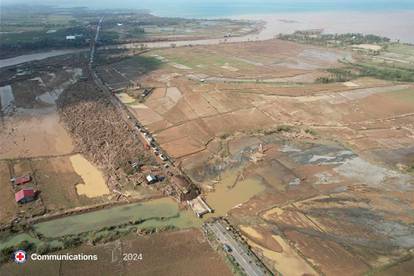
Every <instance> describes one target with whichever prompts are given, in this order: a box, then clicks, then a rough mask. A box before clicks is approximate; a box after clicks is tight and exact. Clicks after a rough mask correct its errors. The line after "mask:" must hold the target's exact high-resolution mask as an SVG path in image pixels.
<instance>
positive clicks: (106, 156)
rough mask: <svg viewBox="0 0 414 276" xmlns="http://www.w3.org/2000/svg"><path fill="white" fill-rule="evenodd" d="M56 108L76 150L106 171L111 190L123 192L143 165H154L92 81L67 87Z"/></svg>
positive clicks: (139, 175) (138, 176)
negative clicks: (123, 188) (72, 139)
mask: <svg viewBox="0 0 414 276" xmlns="http://www.w3.org/2000/svg"><path fill="white" fill-rule="evenodd" d="M57 105H58V109H59V114H60V116H61V120H62V121H63V122H64V124H65V126H66V128H67V129H68V130H69V132H70V133H71V134H72V136H73V138H74V140H75V144H76V147H77V150H78V151H80V152H82V153H84V154H85V155H86V157H87V158H88V159H89V160H90V161H92V162H93V163H94V164H96V165H98V166H99V167H101V168H102V169H103V170H104V171H105V173H106V174H107V177H108V185H109V187H110V188H111V189H118V190H122V183H126V182H131V181H132V182H134V179H135V180H137V181H139V179H141V167H142V165H144V164H146V165H148V164H155V160H154V159H153V158H152V156H151V155H149V154H148V153H147V152H145V150H144V147H143V145H142V143H141V142H140V140H139V139H138V138H137V137H136V136H135V135H136V134H135V133H134V132H133V130H131V129H130V128H129V127H128V125H127V124H126V123H125V122H124V121H123V120H122V117H121V114H120V113H119V112H118V111H117V110H116V108H115V107H114V106H113V105H112V104H111V102H110V100H109V99H108V96H107V95H106V94H104V93H103V92H101V91H100V90H98V88H97V87H96V86H95V85H94V84H93V82H91V81H83V82H78V83H76V84H74V85H72V86H70V87H69V88H67V89H66V90H65V91H64V92H63V94H62V95H61V96H60V97H59V99H58V101H57ZM132 164H133V166H132ZM123 180H125V181H123Z"/></svg>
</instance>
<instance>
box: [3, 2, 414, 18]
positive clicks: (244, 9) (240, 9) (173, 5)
mask: <svg viewBox="0 0 414 276" xmlns="http://www.w3.org/2000/svg"><path fill="white" fill-rule="evenodd" d="M0 2H1V4H2V5H7V4H28V5H39V4H43V5H53V6H59V7H74V6H77V7H79V6H82V7H89V8H93V9H100V8H104V9H108V8H116V9H120V8H122V9H130V8H135V9H149V10H151V11H152V12H153V13H155V14H158V15H174V16H177V15H178V16H191V15H192V16H214V15H217V16H222V15H236V14H243V13H252V14H258V13H274V12H278V11H280V12H289V11H293V12H294V11H327V10H335V11H338V10H353V11H358V10H362V11H377V10H381V11H388V10H414V0H87V1H85V0H0Z"/></svg>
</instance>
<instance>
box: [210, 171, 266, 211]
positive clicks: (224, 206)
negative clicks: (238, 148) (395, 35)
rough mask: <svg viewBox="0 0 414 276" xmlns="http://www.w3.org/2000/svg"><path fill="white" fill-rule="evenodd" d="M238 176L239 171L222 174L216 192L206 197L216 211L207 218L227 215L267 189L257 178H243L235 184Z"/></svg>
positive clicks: (216, 185)
mask: <svg viewBox="0 0 414 276" xmlns="http://www.w3.org/2000/svg"><path fill="white" fill-rule="evenodd" d="M238 174H239V172H238V171H237V170H230V171H227V172H224V173H222V174H221V180H220V181H219V182H218V183H216V184H215V190H214V191H213V192H210V193H208V194H207V196H206V200H207V203H208V204H209V205H210V206H211V207H212V208H213V209H214V214H210V215H207V216H206V217H209V216H210V217H211V216H222V215H225V214H226V213H227V212H228V211H230V210H231V209H232V208H234V207H236V206H238V205H239V204H243V203H245V202H246V201H248V200H249V199H250V198H252V197H253V196H255V195H257V194H259V193H261V192H262V191H263V190H264V189H265V186H264V185H263V184H262V183H261V182H260V180H259V179H257V178H250V177H249V178H244V179H243V178H242V179H239V181H237V183H236V184H235V181H236V178H237V176H238Z"/></svg>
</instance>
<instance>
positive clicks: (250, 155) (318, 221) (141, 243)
mask: <svg viewBox="0 0 414 276" xmlns="http://www.w3.org/2000/svg"><path fill="white" fill-rule="evenodd" d="M19 12H20V13H19ZM32 13H33V14H32V16H31V18H32V19H31V20H30V21H25V20H26V19H24V18H25V17H24V16H23V15H22V13H21V11H19V10H15V11H14V14H13V13H11V14H8V15H6V16H9V17H6V18H4V20H3V19H2V22H1V24H2V30H6V29H7V31H5V32H7V33H2V34H1V35H2V39H1V43H0V47H1V49H2V58H3V59H2V60H0V76H1V77H0V96H1V97H0V106H1V122H0V123H1V129H0V185H1V188H2V191H3V193H2V200H0V210H1V211H0V223H1V226H0V250H1V251H0V252H1V261H2V264H1V265H0V271H1V272H3V271H4V272H5V273H8V274H13V275H19V273H20V274H21V275H25V274H29V273H31V274H34V275H38V274H46V273H52V274H57V273H60V274H63V275H66V274H67V275H72V274H73V273H74V272H75V271H82V273H84V272H90V273H92V274H94V273H95V274H97V273H99V274H102V275H114V274H122V275H130V274H131V275H132V274H134V272H135V271H137V270H139V271H141V272H142V273H143V274H145V275H154V274H157V275H167V274H168V275H194V274H195V273H197V274H200V275H231V274H236V275H245V274H247V275H271V274H275V275H277V274H279V273H280V274H282V275H338V274H345V273H346V274H347V275H410V271H411V268H412V266H413V248H414V228H413V223H414V221H413V219H414V218H413V208H414V187H413V183H414V119H413V118H414V117H413V116H414V83H413V82H414V77H413V76H414V46H413V45H411V44H408V43H402V42H399V41H396V40H394V39H390V38H387V37H382V36H377V35H370V34H360V33H358V30H355V32H353V33H342V34H336V33H327V32H324V31H323V30H320V29H296V30H294V31H293V32H291V33H288V34H280V35H276V36H271V37H269V36H268V35H266V36H267V37H266V39H264V37H261V34H263V33H265V34H266V31H267V29H266V26H267V25H266V24H265V23H264V22H263V21H252V20H228V19H209V20H206V19H192V20H190V19H179V18H164V17H157V16H153V15H150V14H148V13H147V12H145V11H137V12H125V11H105V12H102V11H91V10H87V9H60V10H55V9H46V10H42V11H32ZM19 15H20V16H19ZM33 22H35V23H36V24H34V23H33ZM3 25H4V26H3ZM51 30H52V31H51ZM23 34H24V35H23ZM67 36H69V39H68V38H67ZM33 37H35V38H33ZM72 37H74V38H72ZM23 40H24V41H23ZM50 41H53V43H49V42H50ZM45 43H46V44H47V45H48V47H49V48H47V49H44V48H43V46H42V45H44V44H45ZM16 45H17V46H18V47H16ZM44 50H48V51H47V52H46V53H45V51H44ZM24 175H26V176H30V177H31V179H30V181H29V183H26V184H23V186H22V185H18V184H16V181H11V179H12V178H16V177H19V176H24ZM148 176H151V177H157V178H156V180H155V181H152V179H151V178H150V180H151V181H149V180H148V178H147V177H148ZM22 187H26V188H32V189H34V190H36V191H37V194H36V196H35V198H34V200H33V201H30V202H28V203H24V204H22V203H16V201H15V193H16V192H18V191H19V190H20V189H22ZM197 200H202V202H205V203H206V204H207V206H208V207H209V208H208V209H211V210H210V211H212V212H207V213H206V214H204V215H202V218H198V217H197V216H196V214H198V213H197V212H198V210H199V209H198V208H201V207H203V206H204V205H203V204H201V203H200V201H197ZM200 206H201V207H200ZM229 248H230V249H229ZM16 249H25V250H27V251H29V252H37V253H39V254H47V253H52V252H55V253H56V252H60V253H62V254H64V253H67V252H75V253H76V252H90V253H96V254H98V255H99V261H98V262H90V263H89V262H88V263H83V264H82V265H81V266H79V265H78V264H76V263H73V262H67V263H66V262H63V263H61V264H59V263H57V262H56V263H53V262H33V261H28V262H27V263H26V264H24V265H23V266H19V265H17V264H15V263H13V262H12V259H11V255H12V253H13V252H14V250H16ZM113 252H118V253H119V254H120V256H121V255H122V253H125V252H127V253H133V252H136V253H142V254H143V259H142V260H139V261H135V262H126V261H125V260H122V258H120V257H119V258H118V257H116V258H115V259H114V255H113V254H114V253H113ZM118 253H116V254H118ZM117 256H118V255H117ZM109 260H110V261H109ZM21 267H23V268H24V269H23V270H22V269H21Z"/></svg>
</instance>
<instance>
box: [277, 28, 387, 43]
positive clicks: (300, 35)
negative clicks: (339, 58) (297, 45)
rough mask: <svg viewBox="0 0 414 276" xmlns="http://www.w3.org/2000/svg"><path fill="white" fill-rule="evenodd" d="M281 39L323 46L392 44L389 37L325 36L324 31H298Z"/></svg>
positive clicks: (356, 34)
mask: <svg viewBox="0 0 414 276" xmlns="http://www.w3.org/2000/svg"><path fill="white" fill-rule="evenodd" d="M279 38H280V39H284V40H290V41H296V42H301V43H309V44H314V45H323V46H348V45H353V44H384V43H388V42H390V39H389V38H387V37H382V36H377V35H372V34H367V35H364V34H360V33H346V34H323V33H322V30H313V31H312V30H311V31H296V32H294V33H293V34H280V35H279Z"/></svg>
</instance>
